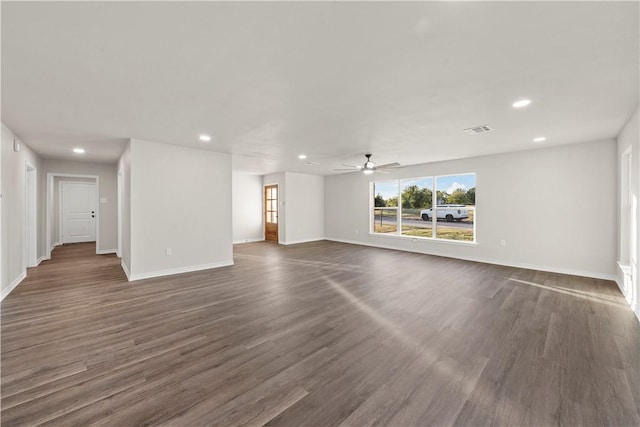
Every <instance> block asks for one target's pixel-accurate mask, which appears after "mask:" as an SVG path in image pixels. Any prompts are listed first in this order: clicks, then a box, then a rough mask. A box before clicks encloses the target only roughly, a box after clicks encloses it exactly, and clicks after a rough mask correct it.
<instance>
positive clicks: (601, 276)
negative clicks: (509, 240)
mask: <svg viewBox="0 0 640 427" xmlns="http://www.w3.org/2000/svg"><path fill="white" fill-rule="evenodd" d="M326 240H330V241H332V242H340V243H349V244H352V245H360V246H372V247H374V248H381V249H391V250H394V251H404V252H413V253H418V254H425V255H434V256H441V257H445V258H454V259H461V260H464V261H473V262H482V263H485V264H494V265H502V266H505V267H514V268H524V269H527V270H538V271H546V272H549V273H558V274H568V275H571V276H580V277H589V278H593V279H602V280H611V281H613V282H615V281H616V275H615V274H606V273H600V272H595V271H585V270H576V269H572V268H560V267H550V266H546V265H538V264H528V263H520V262H505V261H502V260H496V259H491V258H483V257H462V256H459V257H454V256H450V255H443V254H439V253H437V252H427V251H419V250H410V249H404V248H402V249H399V248H394V247H393V246H385V245H380V244H375V243H364V242H358V241H355V240H345V239H336V238H333V237H327V238H326Z"/></svg>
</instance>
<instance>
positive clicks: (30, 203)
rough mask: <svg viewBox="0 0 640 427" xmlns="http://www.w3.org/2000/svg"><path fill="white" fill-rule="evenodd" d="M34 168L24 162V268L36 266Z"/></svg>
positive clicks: (36, 214) (35, 174)
mask: <svg viewBox="0 0 640 427" xmlns="http://www.w3.org/2000/svg"><path fill="white" fill-rule="evenodd" d="M37 173H38V172H37V170H36V168H35V166H33V165H32V164H30V163H29V162H25V195H24V203H25V222H24V224H25V227H24V228H25V245H24V267H25V268H26V267H35V266H37V265H38V205H37V203H38V176H37Z"/></svg>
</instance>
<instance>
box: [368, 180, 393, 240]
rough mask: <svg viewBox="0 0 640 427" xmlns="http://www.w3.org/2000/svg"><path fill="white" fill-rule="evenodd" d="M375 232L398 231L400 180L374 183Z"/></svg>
mask: <svg viewBox="0 0 640 427" xmlns="http://www.w3.org/2000/svg"><path fill="white" fill-rule="evenodd" d="M373 194H374V196H373V232H374V233H394V234H395V233H397V232H398V181H387V182H374V183H373Z"/></svg>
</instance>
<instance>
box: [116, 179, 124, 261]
mask: <svg viewBox="0 0 640 427" xmlns="http://www.w3.org/2000/svg"><path fill="white" fill-rule="evenodd" d="M123 179H124V175H123V172H122V169H119V170H118V183H117V184H118V188H117V194H118V246H117V247H116V256H117V257H118V258H122V195H123V194H124V193H123Z"/></svg>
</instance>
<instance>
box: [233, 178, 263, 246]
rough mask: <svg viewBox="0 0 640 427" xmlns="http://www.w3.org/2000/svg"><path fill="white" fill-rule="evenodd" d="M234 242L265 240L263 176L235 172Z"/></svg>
mask: <svg viewBox="0 0 640 427" xmlns="http://www.w3.org/2000/svg"><path fill="white" fill-rule="evenodd" d="M232 179H233V184H232V186H233V191H232V211H233V243H246V242H256V241H260V240H264V228H263V227H264V224H263V217H264V215H263V212H262V205H263V197H264V194H263V191H262V188H263V187H262V176H260V175H249V174H246V173H240V172H233V174H232Z"/></svg>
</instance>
